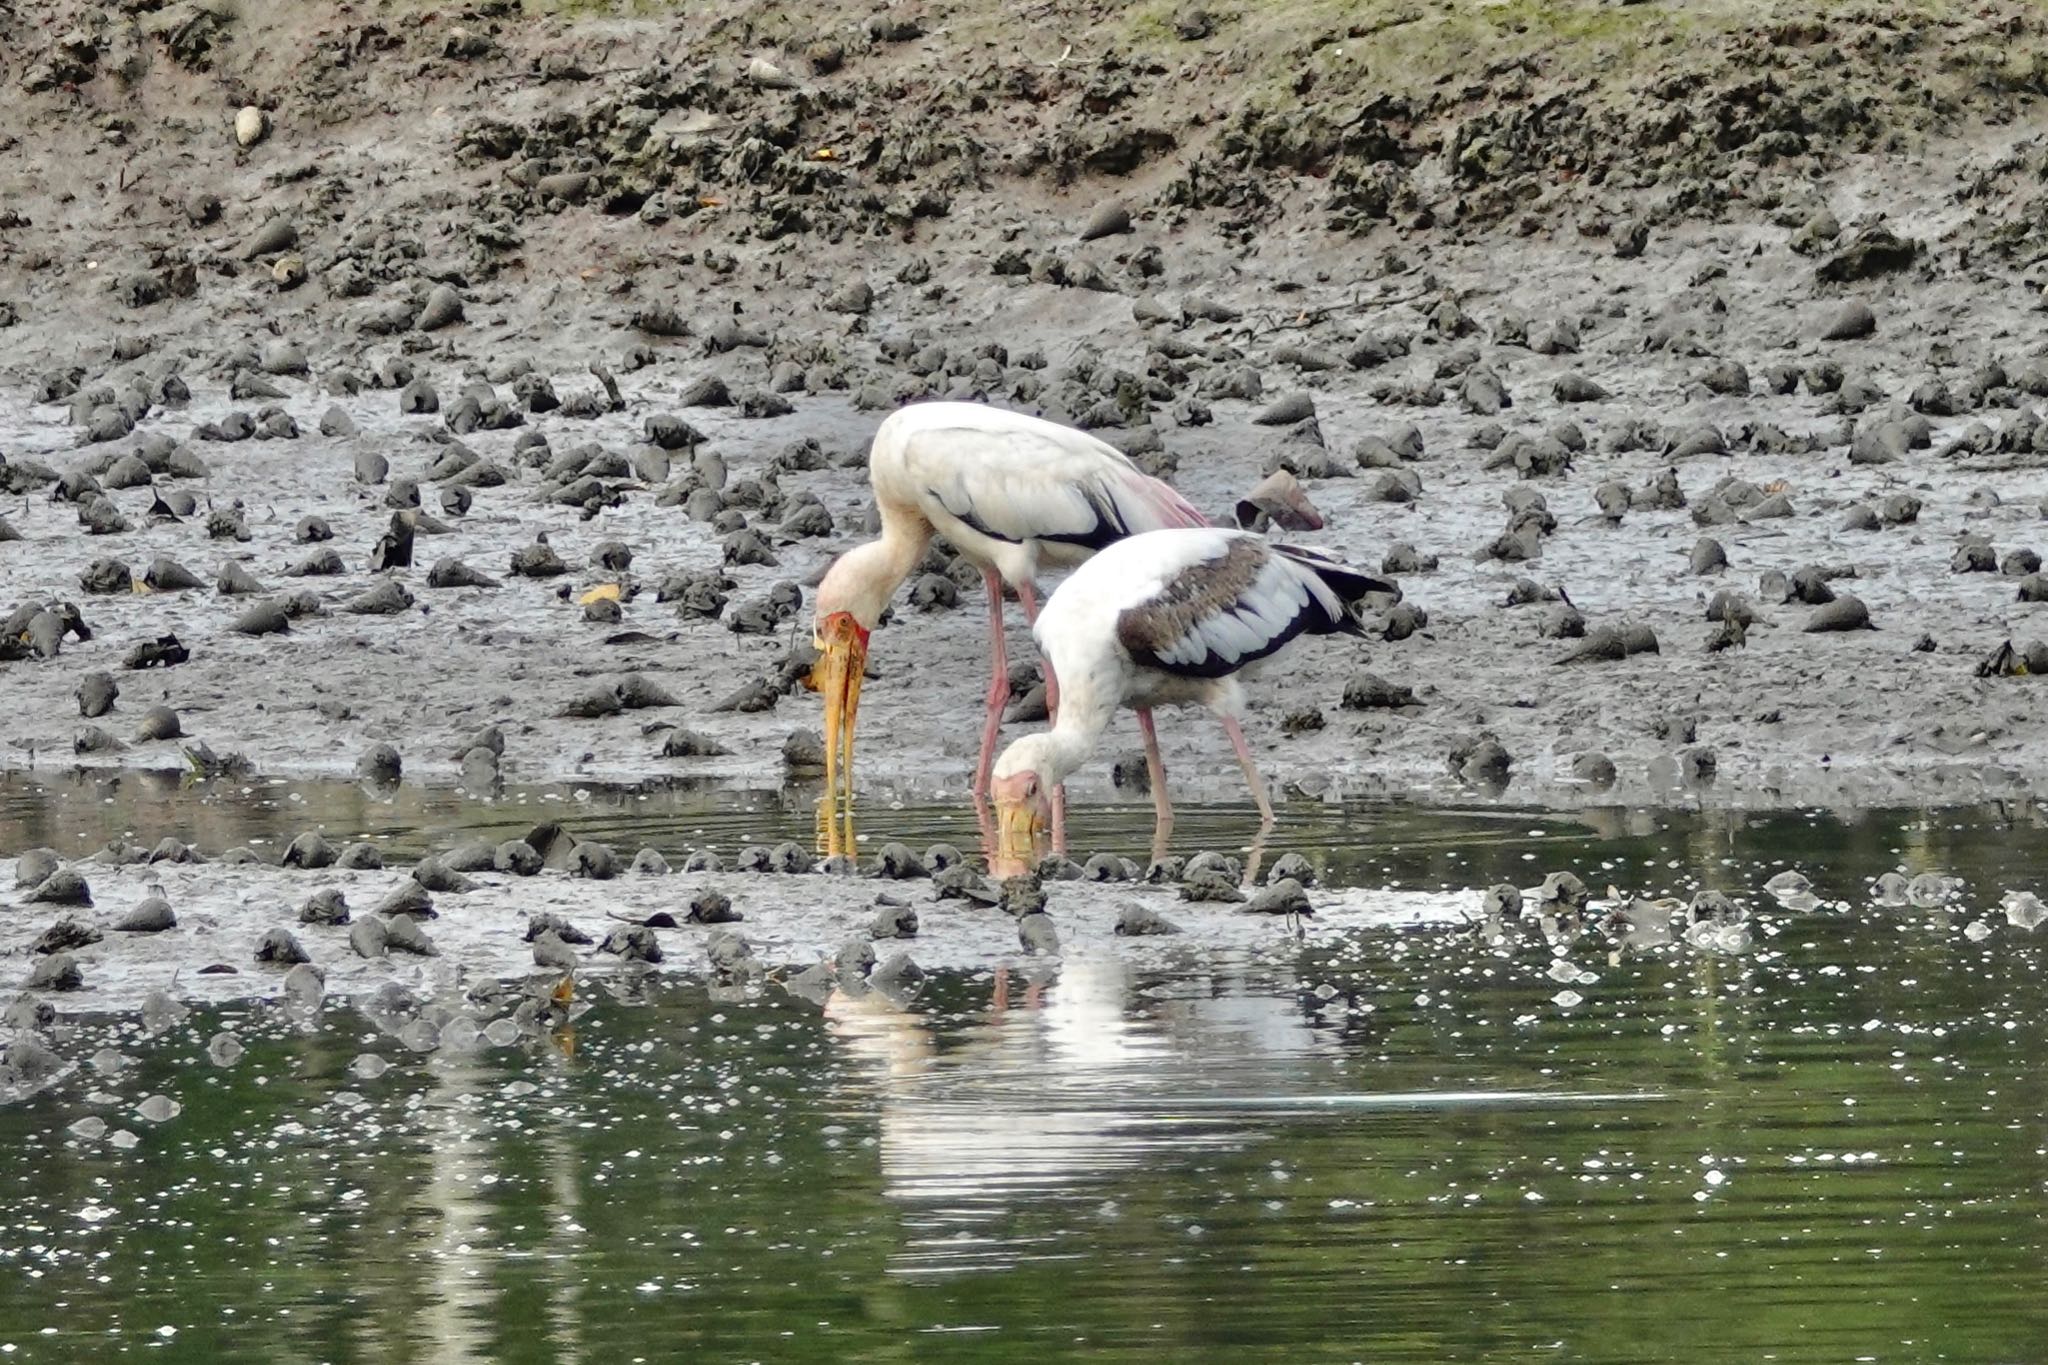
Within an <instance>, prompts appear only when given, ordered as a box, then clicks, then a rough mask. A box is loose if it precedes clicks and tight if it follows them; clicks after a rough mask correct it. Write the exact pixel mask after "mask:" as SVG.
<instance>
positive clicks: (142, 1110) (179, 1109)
mask: <svg viewBox="0 0 2048 1365" xmlns="http://www.w3.org/2000/svg"><path fill="white" fill-rule="evenodd" d="M135 1112H136V1113H137V1114H138V1115H140V1116H141V1117H143V1118H145V1119H148V1120H149V1121H150V1122H151V1123H169V1122H170V1121H171V1120H172V1119H174V1118H176V1117H178V1115H180V1114H182V1113H184V1112H185V1106H184V1105H182V1104H179V1103H178V1102H177V1101H176V1100H174V1099H172V1098H171V1097H170V1096H169V1095H151V1096H150V1097H149V1098H148V1099H146V1100H144V1101H143V1102H142V1103H141V1104H138V1105H136V1106H135Z"/></svg>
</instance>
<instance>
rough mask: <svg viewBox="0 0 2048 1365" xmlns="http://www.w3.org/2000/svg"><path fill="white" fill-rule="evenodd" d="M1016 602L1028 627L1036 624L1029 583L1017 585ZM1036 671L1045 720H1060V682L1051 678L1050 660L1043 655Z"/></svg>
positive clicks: (1034, 601)
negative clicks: (1042, 687) (1041, 680)
mask: <svg viewBox="0 0 2048 1365" xmlns="http://www.w3.org/2000/svg"><path fill="white" fill-rule="evenodd" d="M1017 601H1018V602H1020V603H1021V604H1023V607H1024V620H1025V622H1026V623H1027V624H1029V625H1034V626H1035V625H1037V624H1038V589H1036V588H1034V587H1032V586H1031V585H1030V584H1029V583H1019V584H1018V585H1017ZM1038 671H1039V672H1040V673H1041V674H1043V675H1044V676H1045V718H1046V719H1047V720H1049V721H1057V720H1058V719H1059V718H1060V680H1059V679H1058V678H1056V677H1054V676H1053V671H1052V660H1050V659H1048V658H1046V657H1045V656H1044V655H1042V654H1041V655H1039V657H1038Z"/></svg>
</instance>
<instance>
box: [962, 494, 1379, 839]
mask: <svg viewBox="0 0 2048 1365" xmlns="http://www.w3.org/2000/svg"><path fill="white" fill-rule="evenodd" d="M1370 593H1381V594H1385V595H1387V596H1389V597H1392V598H1396V599H1398V598H1399V596H1400V589H1399V588H1397V587H1395V586H1394V585H1392V584H1390V583H1387V582H1384V581H1382V580H1380V579H1378V578H1375V577H1373V576H1371V575H1370V574H1367V573H1365V572H1364V571H1363V570H1359V569H1354V568H1350V567H1347V566H1346V565H1343V564H1339V563H1337V562H1336V561H1334V560H1330V559H1325V558H1323V556H1322V555H1321V554H1320V553H1319V552H1317V551H1314V550H1308V549H1300V548H1296V547H1294V546H1288V545H1274V544H1269V543H1268V542H1267V541H1265V540H1263V539H1261V538H1260V537H1258V536H1255V535H1251V534H1249V533H1247V532H1244V531H1228V530H1222V529H1217V528H1209V529H1204V530H1173V531H1155V532H1152V533H1150V534H1148V535H1141V536H1133V537H1132V538H1130V539H1129V540H1126V541H1123V542H1121V543H1119V544H1116V545H1112V546H1110V547H1109V548H1108V549H1106V550H1104V551H1103V552H1102V553H1100V554H1098V555H1096V556H1095V558H1093V559H1091V560H1090V561H1089V562H1088V563H1087V564H1085V565H1083V566H1082V567H1081V568H1080V569H1078V570H1076V571H1075V573H1074V575H1073V577H1071V578H1069V579H1068V580H1067V581H1066V582H1065V583H1063V584H1061V585H1060V589H1059V591H1058V592H1056V593H1054V594H1053V595H1052V598H1051V600H1050V601H1048V602H1047V603H1046V604H1045V611H1044V612H1043V613H1042V614H1041V615H1040V616H1039V618H1038V625H1037V627H1036V629H1035V631H1034V634H1035V635H1036V636H1037V638H1038V644H1039V648H1040V649H1041V650H1042V651H1043V652H1044V654H1045V657H1046V659H1047V661H1048V662H1049V663H1050V664H1051V665H1052V667H1053V670H1054V671H1055V672H1056V673H1057V674H1058V675H1059V677H1060V678H1061V679H1062V680H1063V686H1064V688H1065V700H1064V703H1063V704H1062V706H1061V707H1060V710H1059V714H1058V716H1057V717H1056V719H1055V720H1054V723H1053V728H1052V729H1051V730H1049V731H1046V732H1045V733H1043V734H1036V735H1027V736H1025V737H1024V738H1023V739H1020V740H1018V741H1017V742H1016V743H1014V744H1012V745H1011V746H1010V747H1009V748H1008V749H1006V750H1004V751H1003V756H1002V758H1001V759H999V760H998V761H997V763H996V769H995V797H996V809H997V812H998V816H999V819H1000V821H1001V830H1000V837H1001V845H1002V847H1001V851H1000V855H999V856H1000V857H1001V859H1002V861H1003V863H1004V865H1005V866H1006V867H1009V868H1014V867H1015V865H1016V864H1017V863H1020V862H1027V861H1029V859H1030V856H1031V854H1032V853H1033V852H1034V851H1035V848H1034V846H1035V843H1036V839H1037V835H1038V833H1039V832H1040V831H1041V830H1042V829H1043V828H1044V825H1045V823H1046V817H1047V815H1048V808H1049V806H1050V793H1051V792H1052V791H1053V789H1054V788H1055V787H1057V786H1058V784H1059V783H1061V782H1062V781H1064V780H1065V779H1066V777H1067V774H1069V773H1071V772H1073V771H1074V770H1075V769H1076V768H1078V767H1080V766H1081V764H1082V763H1083V762H1085V761H1086V760H1087V758H1088V755H1089V752H1090V751H1091V750H1092V749H1093V748H1094V747H1095V745H1096V743H1097V741H1098V740H1100V738H1101V737H1102V732H1103V730H1104V729H1105V728H1106V727H1107V726H1108V724H1109V721H1110V717H1111V716H1112V715H1113V714H1114V713H1115V711H1116V709H1117V707H1118V706H1129V707H1132V708H1133V709H1135V710H1136V711H1137V713H1138V727H1139V729H1140V730H1141V731H1143V733H1144V736H1145V766H1146V770H1147V772H1148V773H1149V774H1150V776H1151V780H1152V799H1153V803H1154V806H1155V808H1156V809H1157V811H1158V816H1159V824H1160V828H1161V831H1162V832H1163V831H1164V830H1165V829H1166V828H1167V827H1169V826H1170V825H1171V824H1172V822H1173V809H1172V806H1171V804H1170V803H1169V802H1168V800H1167V797H1166V771H1165V767H1164V765H1163V764H1162V763H1161V762H1160V758H1159V740H1158V737H1157V736H1156V735H1155V734H1154V733H1153V729H1152V708H1153V707H1155V706H1164V705H1190V704H1200V705H1203V706H1206V707H1208V708H1209V709H1210V710H1212V711H1214V712H1215V713H1216V714H1217V715H1218V716H1219V717H1221V718H1222V721H1223V729H1224V733H1225V734H1227V735H1229V736H1230V742H1231V745H1232V747H1234V748H1235V749H1236V750H1237V758H1238V762H1239V763H1240V764H1241V765H1243V767H1244V774H1245V779H1246V780H1247V781H1248V782H1250V783H1251V788H1252V797H1253V799H1254V800H1256V801H1257V802H1258V804H1259V814H1260V816H1261V817H1262V824H1264V825H1270V824H1271V823H1272V821H1273V807H1272V804H1271V803H1270V802H1269V801H1268V800H1267V798H1266V792H1265V788H1264V785H1263V784H1262V782H1261V780H1260V778H1259V773H1258V767H1257V765H1256V764H1255V763H1254V762H1253V761H1252V755H1251V749H1250V748H1249V747H1248V746H1247V745H1246V744H1245V741H1244V732H1243V731H1242V730H1240V729H1239V728H1238V724H1237V718H1236V713H1237V712H1238V710H1239V709H1240V708H1241V707H1242V706H1243V703H1244V690H1243V688H1242V687H1241V686H1240V684H1239V683H1238V680H1237V674H1238V673H1239V672H1240V671H1242V670H1243V669H1245V668H1246V667H1248V666H1250V665H1252V664H1255V663H1257V662H1258V661H1259V660H1261V659H1264V658H1266V657H1267V656H1269V655H1271V654H1273V653H1275V652H1276V651H1278V650H1279V649H1281V648H1282V647H1284V646H1285V645H1286V644H1287V642H1288V641H1290V640H1292V639H1293V638H1294V637H1295V636H1297V635H1302V634H1310V635H1330V634H1338V633H1341V634H1347V635H1362V634H1364V630H1363V628H1362V627H1361V626H1360V625H1359V623H1358V619H1357V616H1356V613H1355V607H1356V604H1357V603H1358V602H1359V601H1360V600H1361V599H1363V598H1364V597H1365V596H1366V595H1367V594H1370ZM1050 813H1051V814H1052V816H1053V843H1054V846H1055V847H1059V846H1061V845H1063V844H1064V842H1065V840H1064V837H1063V831H1062V830H1061V829H1060V828H1059V822H1058V818H1057V816H1058V812H1057V811H1056V810H1052V811H1051V812H1050Z"/></svg>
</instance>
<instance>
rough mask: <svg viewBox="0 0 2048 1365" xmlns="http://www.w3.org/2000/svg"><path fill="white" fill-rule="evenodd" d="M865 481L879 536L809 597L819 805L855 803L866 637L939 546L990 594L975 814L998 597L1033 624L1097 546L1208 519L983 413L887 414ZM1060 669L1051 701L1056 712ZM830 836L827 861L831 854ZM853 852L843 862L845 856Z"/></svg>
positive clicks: (1086, 453)
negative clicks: (1044, 587)
mask: <svg viewBox="0 0 2048 1365" xmlns="http://www.w3.org/2000/svg"><path fill="white" fill-rule="evenodd" d="M868 480H869V483H870V484H871V485H872V487H873V489H874V495H875V505H876V508H877V510H878V511H879V512H880V515H881V520H882V533H881V535H880V536H879V537H877V538H876V539H874V540H872V541H869V542H868V543H867V544H865V545H860V546H857V547H855V548H854V549H852V550H849V551H848V552H847V553H846V554H844V555H842V556H840V558H839V559H838V561H837V562H835V563H834V564H833V565H832V567H831V569H830V570H829V571H828V572H827V573H826V575H825V577H824V579H823V581H822V582H820V583H819V585H818V592H817V598H816V625H815V627H814V629H815V633H816V638H817V645H818V650H819V655H820V657H819V662H818V665H817V668H816V670H815V671H814V672H813V674H812V684H813V686H814V687H816V688H817V689H818V690H819V691H820V692H821V693H823V694H824V698H825V756H826V785H827V798H828V800H829V799H832V798H834V797H835V795H836V793H837V792H838V790H839V787H840V783H841V781H842V779H841V776H840V774H841V773H842V772H843V773H844V778H843V781H844V786H845V791H846V795H847V799H848V803H849V806H850V804H851V797H852V791H853V732H854V719H855V715H856V713H857V709H858V705H859V697H860V682H861V676H862V670H863V668H864V667H865V664H866V658H867V645H868V635H869V632H870V631H872V630H873V629H874V628H875V626H876V625H877V624H878V623H879V622H880V620H881V617H882V613H883V612H884V611H885V610H886V609H887V607H888V605H889V601H890V599H891V598H892V597H894V596H895V594H896V590H897V589H898V588H899V587H901V586H902V584H903V581H904V579H906V578H908V577H909V576H910V573H911V571H912V570H913V569H915V568H916V567H917V564H918V562H919V561H920V560H921V559H922V558H923V557H924V552H925V548H926V546H928V545H929V544H930V543H931V538H932V537H933V536H934V535H940V536H944V537H945V538H946V540H947V541H948V542H949V543H950V544H951V545H952V546H953V548H954V549H955V550H957V551H958V552H959V553H960V554H961V555H962V556H963V557H964V558H966V559H967V561H968V562H969V563H971V564H973V565H975V566H976V567H977V568H979V569H980V570H981V575H982V581H983V582H984V583H985V584H986V586H987V589H988V604H989V634H990V643H991V664H992V667H991V672H990V677H989V686H988V698H987V714H986V716H985V718H984V723H983V726H982V735H981V752H980V756H979V758H978V759H977V761H976V764H975V776H974V794H975V798H976V800H977V802H978V801H979V800H980V798H981V797H982V796H983V795H984V794H986V792H987V790H988V780H989V770H990V766H991V762H992V760H993V758H994V754H995V741H996V735H997V733H998V731H999V729H1000V727H1001V724H1002V713H1003V704H1004V702H1005V701H1006V700H1007V698H1008V696H1009V660H1008V654H1007V650H1006V648H1005V645H1004V639H1003V588H1004V585H1006V584H1007V585H1008V586H1010V587H1011V588H1013V589H1015V590H1016V593H1017V599H1018V601H1019V602H1020V603H1021V604H1022V605H1023V607H1024V613H1025V616H1026V617H1027V618H1029V619H1031V620H1033V621H1035V620H1036V619H1037V615H1038V597H1037V591H1036V581H1037V578H1038V575H1039V574H1040V573H1041V572H1043V571H1044V570H1046V569H1049V568H1063V567H1067V566H1071V565H1074V564H1078V563H1080V562H1082V561H1084V560H1086V559H1087V558H1088V557H1089V556H1090V555H1092V554H1094V553H1095V552H1096V551H1098V550H1100V549H1102V548H1103V547H1104V546H1106V545H1110V544H1114V543H1115V542H1117V541H1119V540H1122V539H1123V538H1125V537H1127V536H1130V535H1134V534H1138V533H1141V532H1145V531H1151V530H1156V529H1159V528H1161V527H1176V526H1177V527H1193V526H1207V525H1208V524H1209V522H1208V518H1206V517H1204V516H1203V515H1202V514H1201V513H1200V512H1198V511H1197V510H1195V508H1194V507H1193V506H1192V505H1190V504H1189V503H1188V502H1187V501H1186V500H1185V499H1184V498H1182V497H1181V496H1180V495H1179V494H1178V493H1176V492H1174V491H1173V489H1171V488H1170V487H1168V486H1167V485H1166V484H1164V483H1162V482H1160V481H1159V480H1157V479H1154V478H1151V477H1149V476H1147V475H1146V474H1145V473H1144V472H1143V471H1141V470H1139V469H1138V467H1137V466H1136V465H1134V464H1132V463H1131V461H1130V459H1129V458H1128V457H1126V456H1125V455H1124V454H1123V452H1121V451H1119V450H1117V449H1116V448H1115V447H1114V446H1111V445H1108V444H1106V443H1105V442H1103V441H1100V440H1097V439H1096V438H1095V437H1093V436H1090V435H1088V434H1087V433H1085V432H1081V431H1076V430H1074V429H1072V428H1071V427H1063V426H1060V425H1059V424H1058V423H1055V422H1048V421H1045V420H1043V419H1042V418H1037V417H1030V416H1026V415H1024V414H1022V413H1015V412H1008V411H1005V410H1003V409H1001V408H991V407H985V406H983V405H981V404H979V403H920V404H916V405H913V406H911V407H907V408H903V409H901V410H900V411H898V412H896V413H894V414H892V415H891V416H890V417H889V418H888V419H887V420H886V421H884V422H883V423H882V425H881V428H880V429H879V430H878V431H876V433H875V441H874V446H873V448H872V450H871V451H870V453H869V456H868ZM1057 687H1058V682H1057V672H1056V667H1048V668H1047V670H1046V700H1047V704H1048V709H1049V710H1055V711H1056V710H1057V707H1058V692H1057ZM837 841H838V834H837V830H836V827H834V828H833V830H832V832H831V833H830V834H828V840H827V843H828V849H827V851H829V852H838V851H840V850H839V849H837V848H836V847H833V846H832V845H833V844H835V843H836V842H837ZM847 851H849V852H850V851H851V850H847Z"/></svg>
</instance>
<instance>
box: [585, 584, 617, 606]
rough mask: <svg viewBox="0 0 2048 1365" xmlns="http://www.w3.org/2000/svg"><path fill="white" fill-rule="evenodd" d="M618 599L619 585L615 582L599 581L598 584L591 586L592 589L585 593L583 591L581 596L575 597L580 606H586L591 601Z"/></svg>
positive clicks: (612, 600)
mask: <svg viewBox="0 0 2048 1365" xmlns="http://www.w3.org/2000/svg"><path fill="white" fill-rule="evenodd" d="M618 600H619V585H618V584H616V583H600V584H598V585H597V586H596V587H594V588H592V589H591V590H590V591H589V592H587V593H584V594H583V596H581V597H579V598H577V599H576V604H577V605H578V606H582V607H587V606H589V605H590V604H591V603H592V602H616V601H618Z"/></svg>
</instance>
